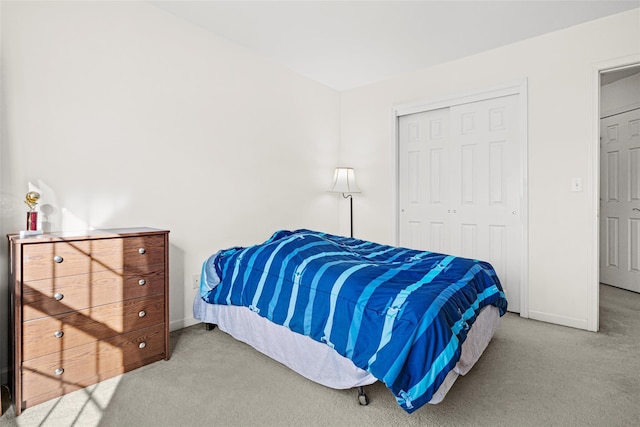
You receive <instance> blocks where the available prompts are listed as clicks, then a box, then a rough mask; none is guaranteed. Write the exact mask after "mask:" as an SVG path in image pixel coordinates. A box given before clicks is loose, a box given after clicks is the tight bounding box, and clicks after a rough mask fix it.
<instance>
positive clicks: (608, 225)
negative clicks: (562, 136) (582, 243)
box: [600, 109, 640, 292]
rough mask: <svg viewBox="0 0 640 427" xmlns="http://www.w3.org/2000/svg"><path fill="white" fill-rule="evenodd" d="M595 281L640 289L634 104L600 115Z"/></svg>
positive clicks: (639, 136)
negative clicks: (598, 243) (598, 267)
mask: <svg viewBox="0 0 640 427" xmlns="http://www.w3.org/2000/svg"><path fill="white" fill-rule="evenodd" d="M600 177H601V178H600V185H601V186H600V282H601V283H606V284H608V285H612V286H617V287H619V288H623V289H627V290H630V291H633V292H640V109H634V110H631V111H627V112H624V113H620V114H616V115H613V116H609V117H605V118H603V119H601V121H600Z"/></svg>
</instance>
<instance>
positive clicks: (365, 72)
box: [149, 0, 640, 91]
mask: <svg viewBox="0 0 640 427" xmlns="http://www.w3.org/2000/svg"><path fill="white" fill-rule="evenodd" d="M149 3H152V4H153V5H155V6H157V7H159V8H161V9H164V10H165V11H167V12H170V13H172V14H174V15H176V16H178V17H180V18H182V19H185V20H187V21H190V22H192V23H194V24H196V25H199V26H201V27H202V28H204V29H206V30H208V31H210V32H212V33H215V34H217V35H218V36H221V37H223V38H226V39H228V40H230V41H232V42H234V43H237V44H239V45H241V46H244V47H246V48H248V49H250V50H253V51H256V52H259V53H260V54H262V55H264V56H266V57H268V58H270V59H271V60H273V61H275V62H278V63H281V64H283V65H284V66H286V67H288V68H290V69H292V70H294V71H296V72H298V73H300V74H302V75H304V76H307V77H308V78H311V79H313V80H316V81H318V82H321V83H323V84H325V85H327V86H329V87H331V88H334V89H336V90H339V91H342V90H348V89H351V88H355V87H358V86H363V85H366V84H370V83H373V82H376V81H380V80H384V79H387V78H390V77H393V76H396V75H399V74H402V73H406V72H410V71H413V70H417V69H421V68H426V67H431V66H434V65H437V64H439V63H443V62H447V61H451V60H454V59H457V58H462V57H465V56H468V55H473V54H476V53H479V52H482V51H486V50H490V49H493V48H496V47H500V46H504V45H507V44H510V43H514V42H517V41H519V40H524V39H526V38H530V37H535V36H538V35H541V34H544V33H547V32H551V31H556V30H559V29H563V28H568V27H571V26H574V25H577V24H580V23H583V22H587V21H590V20H593V19H598V18H601V17H604V16H608V15H612V14H615V13H619V12H623V11H625V10H629V9H632V8H637V7H640V0H623V1H617V0H607V1H599V0H588V1H581V0H571V1H569V0H555V1H539V0H536V1H519V0H512V1H482V0H475V1H415V0H414V1H362V0H359V1H213V0H211V1H206V0H204V1H202V0H200V1H188V0H183V1H150V2H149ZM639 24H640V23H639Z"/></svg>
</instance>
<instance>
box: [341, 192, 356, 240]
mask: <svg viewBox="0 0 640 427" xmlns="http://www.w3.org/2000/svg"><path fill="white" fill-rule="evenodd" d="M342 197H344V198H345V199H349V230H351V236H350V237H353V197H352V196H351V194H346V195H345V194H344V193H343V194H342Z"/></svg>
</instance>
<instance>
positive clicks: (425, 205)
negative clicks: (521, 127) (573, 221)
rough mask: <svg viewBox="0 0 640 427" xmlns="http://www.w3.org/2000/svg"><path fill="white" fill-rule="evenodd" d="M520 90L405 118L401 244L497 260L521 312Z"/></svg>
mask: <svg viewBox="0 0 640 427" xmlns="http://www.w3.org/2000/svg"><path fill="white" fill-rule="evenodd" d="M518 124H519V117H518V95H510V96H502V97H499V98H493V99H488V100H483V101H477V102H471V103H465V104H460V105H454V106H451V107H447V108H442V109H437V110H431V111H425V112H421V113H415V114H409V115H405V116H401V117H399V118H398V132H399V135H398V137H399V189H398V190H399V191H398V195H399V209H400V212H399V215H398V217H399V244H400V246H407V247H411V248H415V249H421V250H428V251H434V252H443V253H448V254H452V255H457V256H463V257H467V258H474V259H481V260H485V261H489V262H490V263H491V264H492V265H493V266H494V268H495V269H496V271H497V273H498V277H499V278H500V281H501V283H502V285H503V287H504V289H505V293H506V295H507V299H508V301H509V310H510V311H514V312H520V288H521V283H520V282H521V254H522V250H521V244H522V232H523V226H522V223H521V221H522V218H521V212H520V207H521V191H520V188H521V184H522V182H521V177H522V170H521V163H520V159H521V152H520V150H521V147H522V144H521V143H520V141H519V140H518V135H519V133H518Z"/></svg>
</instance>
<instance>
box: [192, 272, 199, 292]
mask: <svg viewBox="0 0 640 427" xmlns="http://www.w3.org/2000/svg"><path fill="white" fill-rule="evenodd" d="M199 287H200V275H199V274H194V275H193V289H198V288H199Z"/></svg>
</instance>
